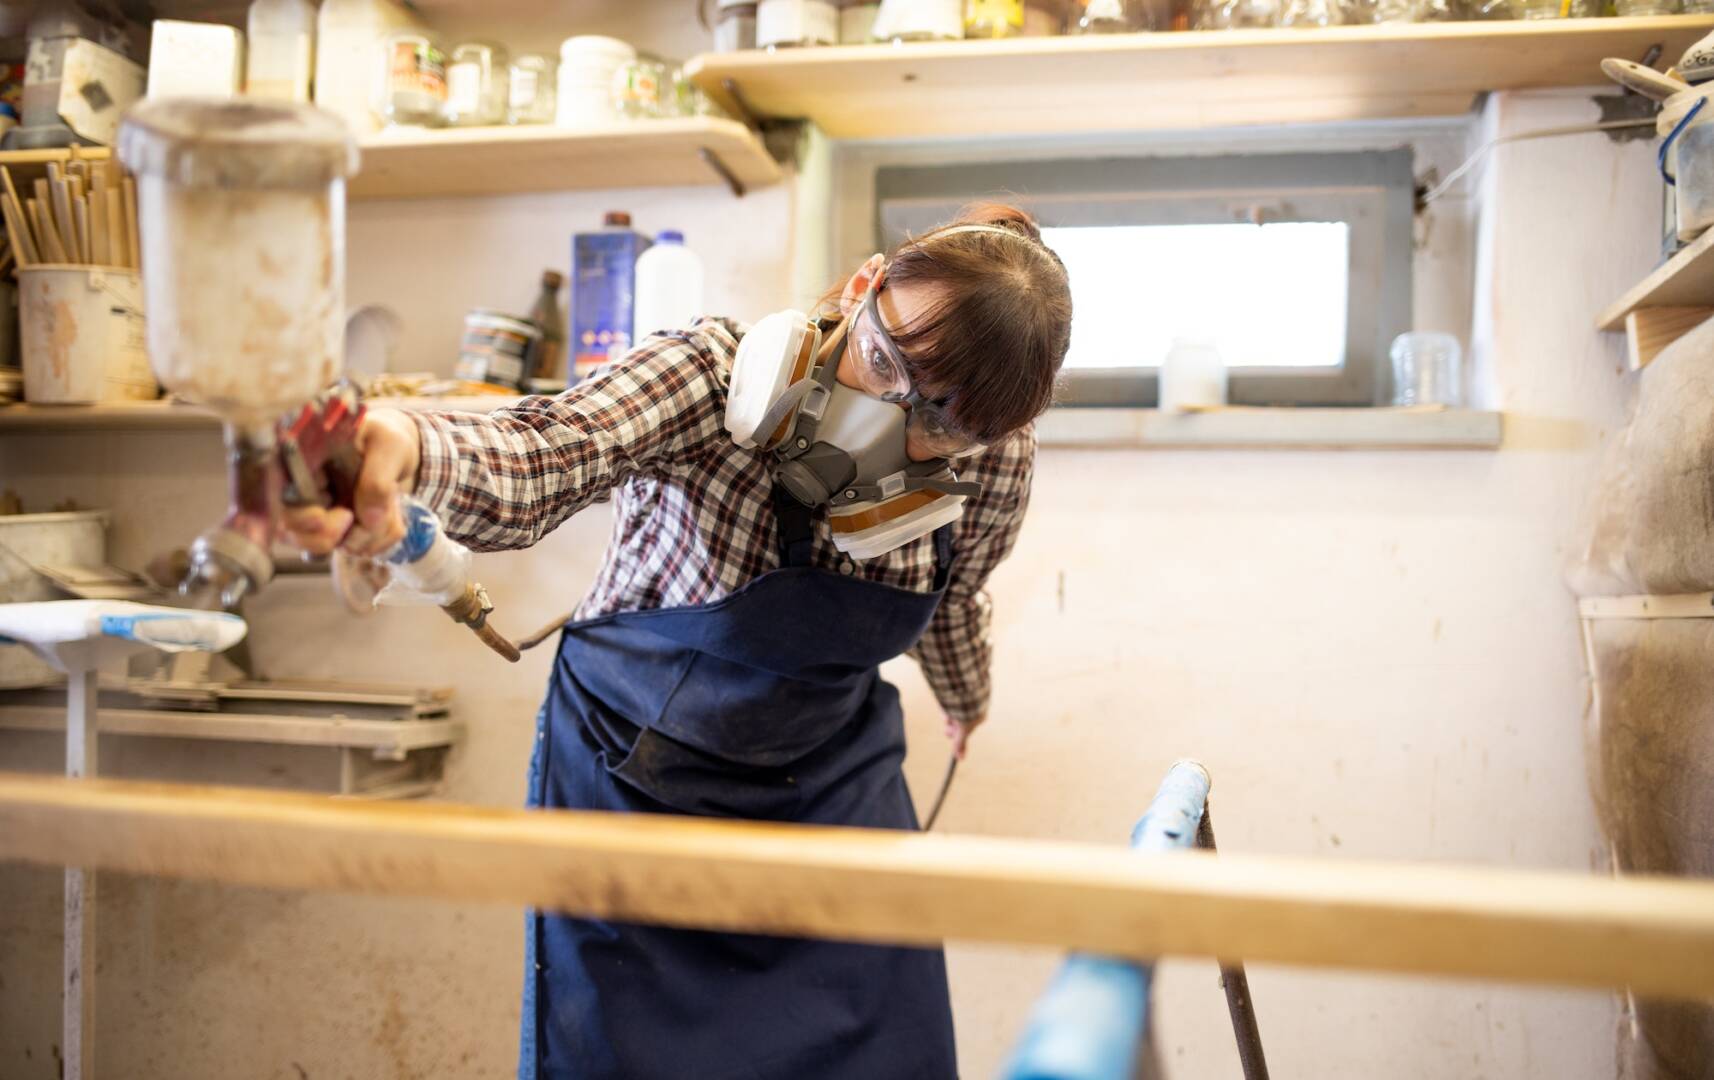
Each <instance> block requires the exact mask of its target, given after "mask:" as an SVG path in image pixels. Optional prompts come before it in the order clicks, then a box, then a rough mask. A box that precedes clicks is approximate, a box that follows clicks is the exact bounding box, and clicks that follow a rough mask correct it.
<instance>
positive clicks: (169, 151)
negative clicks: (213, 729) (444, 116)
mask: <svg viewBox="0 0 1714 1080" xmlns="http://www.w3.org/2000/svg"><path fill="white" fill-rule="evenodd" d="M118 144H119V145H118V152H119V157H120V160H121V161H122V162H123V163H124V164H125V166H126V167H127V168H129V169H130V170H131V171H132V172H133V173H135V174H136V176H137V198H138V205H139V212H140V216H141V218H142V220H143V221H144V222H145V228H144V229H143V232H142V237H141V240H142V265H143V286H144V293H145V296H146V297H147V333H148V348H149V359H150V362H151V364H152V365H153V367H154V369H155V374H156V376H157V377H158V378H159V379H160V381H161V384H162V385H163V386H165V387H166V388H167V389H168V390H169V391H172V392H174V393H177V394H180V395H182V396H184V397H187V398H190V399H191V400H194V401H198V402H201V403H202V404H204V405H206V406H207V407H209V408H210V409H212V410H214V411H215V412H216V413H217V414H219V416H220V417H221V420H222V421H223V422H224V425H225V430H226V448H227V466H228V473H229V486H230V492H231V505H230V508H229V510H228V512H227V514H226V517H225V518H224V519H223V520H222V521H221V522H220V524H218V525H216V526H215V527H214V528H212V529H210V530H208V531H207V532H205V533H203V534H202V535H201V536H200V537H198V538H197V540H196V541H195V543H194V544H193V545H192V546H191V550H190V567H189V570H188V572H187V574H186V575H185V578H184V580H183V583H182V585H181V591H182V592H183V593H184V594H185V595H187V596H188V597H190V598H191V600H192V602H194V603H197V604H200V605H203V606H215V605H217V604H218V605H221V606H227V607H230V606H232V605H235V604H236V603H238V601H240V600H241V599H243V597H244V596H246V595H247V594H249V593H252V592H255V591H257V590H258V589H261V588H263V587H264V586H266V585H267V584H268V582H269V581H270V580H272V578H273V576H274V560H273V553H272V549H273V545H274V541H275V540H276V539H278V538H280V535H281V534H282V532H283V531H284V529H283V515H284V511H285V508H286V507H287V506H288V505H290V504H293V503H296V504H300V505H306V504H309V503H312V502H313V503H318V504H320V505H347V506H348V505H350V500H351V494H352V491H353V489H354V488H355V486H356V478H357V474H358V471H359V468H360V467H361V464H362V462H361V459H360V455H359V454H358V452H357V432H358V428H359V426H360V424H361V422H362V418H363V405H362V402H361V401H360V400H359V399H358V397H357V394H356V392H355V390H354V389H353V388H351V387H350V386H349V385H344V386H337V387H335V388H334V389H333V390H332V391H326V390H325V388H326V387H328V386H330V385H332V384H334V382H335V380H336V378H337V376H338V373H339V371H340V368H341V366H342V365H341V362H342V358H343V337H344V315H345V312H344V307H345V181H346V178H347V177H349V176H351V175H352V174H353V173H355V172H356V171H357V163H358V154H357V146H356V143H355V142H354V141H353V139H352V137H351V132H350V130H349V129H348V128H347V127H346V126H345V124H344V122H343V121H341V120H340V119H339V118H338V117H336V116H334V115H333V114H331V113H327V112H324V111H322V110H320V109H316V108H313V107H311V106H308V105H294V104H286V103H279V102H262V101H254V100H242V99H240V100H232V101H215V100H205V99H185V98H179V99H175V98H163V99H157V100H151V101H146V102H143V103H142V104H140V105H138V106H136V107H134V108H132V109H131V110H129V111H128V112H127V113H126V115H125V118H124V120H123V122H122V123H121V125H120V129H119V139H118ZM282 416H283V417H286V419H285V420H283V421H282V420H281V419H280V417H282ZM429 516H430V517H432V515H429ZM426 535H427V534H425V533H424V531H423V530H422V528H421V527H420V525H419V529H418V531H417V533H416V534H415V537H414V538H413V537H409V536H408V537H407V538H406V542H405V543H403V544H401V545H400V548H399V549H396V550H395V551H393V552H389V553H387V556H386V559H385V560H384V561H383V563H382V564H380V565H379V566H367V567H361V568H356V567H353V568H351V569H352V570H353V571H356V570H359V569H360V570H361V575H362V576H364V577H365V578H375V579H391V578H396V579H397V580H398V581H400V582H404V583H408V582H411V581H412V580H415V581H416V582H417V586H420V587H413V588H415V592H416V593H417V595H421V596H429V597H433V598H435V599H436V602H437V603H439V604H441V605H442V606H443V607H444V608H445V609H446V610H447V611H448V613H449V614H451V615H452V616H453V618H455V619H457V620H459V621H460V622H463V623H465V624H466V625H468V626H470V627H471V628H472V629H474V630H475V631H476V633H477V634H478V636H480V637H481V638H482V639H483V641H485V642H487V643H488V644H489V645H490V646H491V647H493V648H494V649H495V651H497V652H499V653H501V655H503V656H506V657H507V658H508V659H510V660H516V659H517V658H518V654H517V650H516V649H515V648H513V647H512V646H511V644H510V643H509V642H507V641H506V640H505V639H504V638H502V637H500V636H499V635H498V634H497V633H495V632H494V631H493V629H492V627H490V626H488V613H489V612H490V611H491V610H492V608H493V605H492V604H491V603H490V602H489V601H488V597H487V594H486V592H485V591H484V590H483V589H482V587H481V586H480V585H478V584H475V583H474V582H472V581H470V580H469V561H470V560H469V552H468V551H464V549H462V548H461V547H459V546H458V545H457V544H456V543H455V542H454V541H452V540H451V539H450V538H449V537H447V536H446V535H445V534H444V533H442V532H439V531H438V530H436V531H435V532H434V533H433V535H432V536H427V538H426V540H425V536H426ZM455 549H456V550H455ZM459 551H464V555H463V558H462V559H460V558H458V557H457V552H459ZM346 576H347V577H353V578H354V577H356V576H358V575H357V574H356V573H353V574H350V575H346ZM401 595H403V591H402V590H401ZM381 599H382V600H383V602H385V600H386V599H387V597H386V596H385V595H381Z"/></svg>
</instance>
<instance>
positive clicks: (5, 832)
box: [0, 773, 1714, 997]
mask: <svg viewBox="0 0 1714 1080" xmlns="http://www.w3.org/2000/svg"><path fill="white" fill-rule="evenodd" d="M1140 798H1141V797H1140V796H1139V799H1140ZM1125 824H1126V823H1123V822H1115V824H1114V833H1115V835H1116V836H1122V835H1123V834H1124V825H1125ZM0 859H17V860H26V861H30V862H36V863H45V864H55V865H59V864H66V863H76V864H82V865H85V866H89V867H92V868H100V869H103V870H120V871H125V872H129V873H144V874H158V875H164V876H170V877H181V878H198V879H203V880H209V881H222V882H231V883H235V884H243V885H254V886H272V887H280V888H297V889H321V890H332V891H340V892H361V893H380V894H390V895H411V896H429V897H440V898H443V899H448V900H465V901H493V902H505V903H513V904H532V905H537V906H541V907H546V908H553V909H558V910H562V911H567V912H573V913H582V914H589V915H596V916H601V917H611V918H622V919H628V920H633V921H639V922H657V923H664V924H668V925H677V926H695V927H705V928H709V929H719V930H745V931H759V932H769V933H781V934H801V935H812V936H820V937H834V938H843V939H849V940H858V941H878V942H900V943H909V944H931V943H934V942H938V941H940V940H943V939H947V938H964V939H971V940H981V941H991V942H1008V943H1017V944H1029V945H1048V946H1059V947H1066V948H1078V949H1086V950H1091V951H1095V952H1102V953H1109V954H1113V955H1121V956H1132V957H1139V958H1145V957H1154V956H1162V955H1193V956H1215V957H1219V958H1221V959H1224V960H1227V961H1235V960H1249V961H1262V962H1275V963H1284V964H1303V965H1312V966H1324V967H1345V968H1357V969H1365V970H1373V971H1401V972H1415V973H1419V974H1433V975H1454V976H1473V977H1483V978H1499V979H1512V980H1522V981H1534V982H1551V983H1564V984H1572V985H1583V986H1613V987H1617V986H1625V985H1628V986H1631V987H1632V988H1633V989H1635V990H1636V991H1637V992H1638V993H1639V994H1645V995H1662V996H1682V997H1714V883H1710V882H1696V883H1692V882H1687V881H1672V880H1665V879H1643V878H1632V879H1625V880H1612V879H1607V878H1599V877H1591V876H1585V875H1574V874H1548V873H1526V872H1519V871H1510V870H1491V869H1475V868H1461V867H1453V866H1437V865H1411V864H1389V863H1369V862H1357V861H1343V860H1301V859H1277V858H1261V857H1245V856H1234V855H1221V856H1219V857H1217V858H1216V857H1214V856H1211V855H1207V854H1205V853H1194V852H1186V853H1184V854H1174V855H1171V856H1160V857H1143V856H1137V855H1134V854H1132V853H1130V852H1128V851H1127V850H1126V849H1125V847H1124V846H1123V844H1121V843H1117V842H1115V843H1114V844H1113V845H1111V846H1100V845H1089V844H1065V843H1048V842H1043V841H1027V840H1002V839H991V838H984V837H970V836H940V835H933V834H906V833H897V832H884V831H876V830H860V829H832V828H820V827H811V826H794V825H763V824H755V823H741V822H716V821H707V820H696V819H687V818H679V817H665V816H650V815H612V814H598V813H587V812H568V811H522V810H495V809H485V808H478V807H470V806H452V805H436V804H366V803H365V804H356V803H350V802H334V801H332V800H329V799H326V798H321V797H316V796H308V795H297V794H286V793H275V792H260V791H249V790H242V789H233V788H207V787H190V786H182V785H169V784H142V783H135V782H126V781H116V780H82V781H71V780H65V779H61V778H56V777H34V776H20V775H16V774H6V773H0Z"/></svg>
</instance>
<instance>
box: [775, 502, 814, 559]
mask: <svg viewBox="0 0 1714 1080" xmlns="http://www.w3.org/2000/svg"><path fill="white" fill-rule="evenodd" d="M774 526H775V528H777V529H778V530H779V534H780V535H779V540H780V565H781V566H812V565H814V550H815V511H814V510H812V509H810V508H809V507H807V506H805V505H804V504H803V503H800V502H798V501H797V500H796V499H794V498H792V497H791V495H790V494H788V493H787V492H786V490H785V489H784V488H781V487H775V488H774Z"/></svg>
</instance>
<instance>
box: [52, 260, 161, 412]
mask: <svg viewBox="0 0 1714 1080" xmlns="http://www.w3.org/2000/svg"><path fill="white" fill-rule="evenodd" d="M18 292H19V296H18V320H19V323H20V329H21V334H20V345H21V346H22V351H23V368H24V399H25V400H26V401H31V402H36V403H39V404H45V405H93V404H96V403H97V402H103V401H139V400H141V401H149V400H153V399H154V398H156V397H159V396H160V388H159V387H158V386H157V385H156V383H155V375H154V372H152V371H151V370H149V353H148V350H147V348H146V347H145V345H144V328H143V285H142V281H141V279H140V278H139V276H138V274H137V271H135V270H118V269H113V268H109V267H104V266H53V265H41V266H30V267H25V268H24V269H22V270H19V271H18Z"/></svg>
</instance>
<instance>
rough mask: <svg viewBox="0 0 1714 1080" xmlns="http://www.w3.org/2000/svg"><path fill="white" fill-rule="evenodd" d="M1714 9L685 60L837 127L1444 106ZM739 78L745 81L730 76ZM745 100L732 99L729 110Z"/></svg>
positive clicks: (1348, 112) (1222, 117)
mask: <svg viewBox="0 0 1714 1080" xmlns="http://www.w3.org/2000/svg"><path fill="white" fill-rule="evenodd" d="M1710 30H1714V16H1708V15H1671V16H1656V17H1650V18H1633V19H1564V20H1560V19H1551V20H1543V21H1537V22H1479V23H1433V24H1426V25H1417V26H1410V25H1399V26H1392V25H1388V26H1341V27H1332V28H1328V29H1323V30H1230V31H1205V32H1190V33H1162V34H1122V35H1112V36H1098V37H1052V38H1013V39H1010V40H1005V41H957V42H944V43H932V44H911V45H901V46H895V47H889V46H884V45H851V46H838V47H833V48H822V49H795V50H782V51H780V52H777V53H771V54H770V53H766V52H761V51H745V52H736V53H720V54H708V55H703V56H699V57H697V58H695V59H694V60H692V61H691V62H690V64H689V65H688V66H687V70H688V71H689V72H690V73H691V75H692V77H693V78H694V79H695V80H696V82H697V84H698V85H699V86H701V87H702V88H703V90H705V91H707V92H708V93H709V94H711V95H713V96H714V98H715V100H716V101H718V102H720V103H721V104H722V105H723V106H725V107H726V108H727V109H728V110H729V111H731V110H733V109H735V108H737V101H738V99H740V98H741V99H742V101H743V102H744V103H745V104H747V105H748V107H749V108H750V109H751V110H753V111H754V112H756V113H757V114H760V115H762V116H769V117H802V118H807V119H810V120H813V121H815V122H816V124H818V125H819V126H820V127H821V128H822V129H823V130H824V131H826V132H827V134H829V135H830V136H833V137H835V138H853V139H855V138H888V137H903V136H924V135H981V134H987V135H1016V134H1032V133H1051V132H1070V131H1127V130H1147V129H1163V128H1189V127H1218V126H1231V125H1240V124H1279V123H1305V122H1331V121H1340V120H1368V119H1381V118H1392V117H1412V116H1449V115H1459V114H1462V113H1465V112H1467V111H1469V109H1470V107H1471V105H1472V103H1473V102H1474V101H1475V98H1476V95H1478V94H1480V93H1482V92H1483V91H1487V90H1513V89H1525V88H1535V87H1553V86H1586V85H1600V84H1604V83H1605V82H1606V80H1605V79H1604V78H1603V76H1602V75H1601V71H1600V62H1601V59H1602V58H1603V57H1606V56H1623V57H1640V56H1642V55H1643V54H1644V53H1645V52H1646V51H1647V50H1648V49H1649V47H1650V46H1652V45H1660V46H1661V48H1662V50H1663V56H1664V57H1666V58H1667V60H1668V61H1673V60H1676V59H1677V58H1678V56H1679V54H1680V53H1682V52H1683V51H1684V49H1686V48H1687V47H1688V46H1690V45H1691V44H1692V43H1694V42H1695V41H1696V40H1697V39H1698V38H1700V37H1702V36H1703V35H1705V34H1707V33H1708V32H1709V31H1710ZM729 85H730V87H732V88H735V89H736V91H737V95H736V97H735V95H734V94H733V93H732V92H731V90H730V89H729V88H728V86H729ZM734 115H738V113H734Z"/></svg>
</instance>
